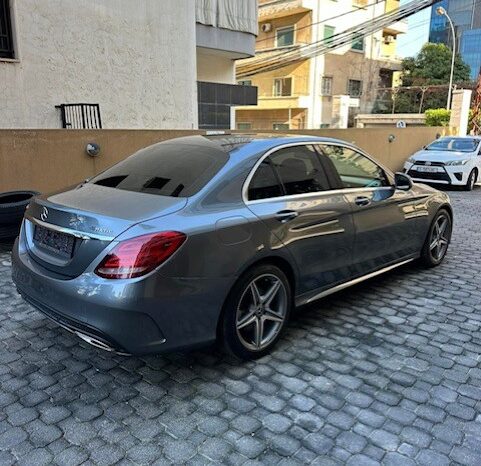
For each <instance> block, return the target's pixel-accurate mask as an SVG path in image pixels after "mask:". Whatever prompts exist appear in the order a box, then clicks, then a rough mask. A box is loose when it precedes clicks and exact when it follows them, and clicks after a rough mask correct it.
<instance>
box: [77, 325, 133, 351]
mask: <svg viewBox="0 0 481 466" xmlns="http://www.w3.org/2000/svg"><path fill="white" fill-rule="evenodd" d="M74 333H75V335H77V336H78V337H79V338H80V339H82V340H83V341H85V343H88V344H89V345H91V346H93V347H95V348H98V349H101V350H104V351H108V352H109V353H115V354H118V355H120V356H130V355H129V354H128V353H122V352H120V351H117V350H116V349H115V348H113V347H112V346H110V345H108V344H107V343H105V342H104V341H101V340H98V339H97V338H94V337H91V336H90V335H85V333H81V332H79V331H77V330H74Z"/></svg>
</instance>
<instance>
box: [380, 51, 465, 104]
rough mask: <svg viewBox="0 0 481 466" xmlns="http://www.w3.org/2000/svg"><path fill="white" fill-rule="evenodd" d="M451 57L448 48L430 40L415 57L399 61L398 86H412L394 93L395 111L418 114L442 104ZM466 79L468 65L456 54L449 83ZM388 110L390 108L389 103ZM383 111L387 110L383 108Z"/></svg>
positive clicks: (444, 98)
mask: <svg viewBox="0 0 481 466" xmlns="http://www.w3.org/2000/svg"><path fill="white" fill-rule="evenodd" d="M451 60H452V52H451V49H449V48H448V47H447V46H446V45H444V44H432V43H428V44H425V45H424V46H423V48H422V49H421V51H420V52H419V53H418V54H417V55H416V56H415V57H409V58H405V59H404V60H403V61H402V64H401V67H402V71H401V86H403V87H410V86H412V87H415V89H400V90H399V92H397V94H396V96H395V97H396V105H395V108H394V111H395V113H419V112H421V113H422V112H423V111H424V110H426V109H432V108H443V107H445V106H446V100H447V98H448V85H449V77H450V73H451ZM466 81H470V67H469V65H467V64H466V63H464V61H463V59H462V58H461V56H460V55H458V54H456V57H455V59H454V73H453V82H454V83H455V84H456V83H463V82H466ZM430 86H445V87H442V88H436V87H430ZM420 88H424V90H422V89H420ZM390 110H391V111H392V106H391V109H390ZM381 113H382V111H381ZM386 113H389V111H387V110H386Z"/></svg>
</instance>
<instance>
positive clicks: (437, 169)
mask: <svg viewBox="0 0 481 466" xmlns="http://www.w3.org/2000/svg"><path fill="white" fill-rule="evenodd" d="M414 169H415V170H416V171H418V172H425V173H439V172H442V171H444V170H443V169H442V167H422V166H417V165H416V167H414Z"/></svg>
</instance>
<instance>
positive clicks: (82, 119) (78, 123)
mask: <svg viewBox="0 0 481 466" xmlns="http://www.w3.org/2000/svg"><path fill="white" fill-rule="evenodd" d="M57 108H58V109H60V118H61V120H62V128H67V129H102V120H101V118H100V105H99V104H62V105H58V106H57Z"/></svg>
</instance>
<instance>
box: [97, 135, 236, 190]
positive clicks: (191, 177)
mask: <svg viewBox="0 0 481 466" xmlns="http://www.w3.org/2000/svg"><path fill="white" fill-rule="evenodd" d="M228 157H229V156H228V155H227V154H226V153H225V152H223V151H221V150H218V149H216V148H213V147H209V146H203V145H198V146H197V145H192V144H180V143H177V144H166V143H161V144H156V145H154V146H150V147H147V148H146V149H142V150H141V151H139V152H137V153H135V154H134V155H131V156H130V157H129V158H127V159H125V160H124V161H122V162H120V163H118V164H117V165H114V166H113V167H112V168H109V169H108V170H106V171H104V172H103V173H101V174H100V175H98V176H96V177H95V178H92V179H91V180H90V183H94V184H97V185H100V186H107V187H109V188H116V189H124V190H126V191H134V192H140V193H148V194H157V195H160V196H169V197H189V196H192V195H194V194H195V193H197V192H198V191H199V190H201V189H202V188H203V187H204V186H205V185H206V184H207V183H208V182H209V180H211V179H212V177H213V176H214V175H215V174H216V173H217V172H218V171H219V170H220V169H221V168H222V166H224V165H225V163H226V162H227V160H228Z"/></svg>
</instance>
